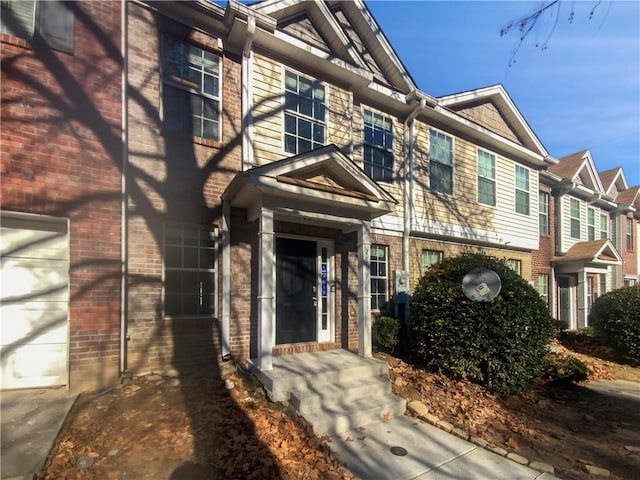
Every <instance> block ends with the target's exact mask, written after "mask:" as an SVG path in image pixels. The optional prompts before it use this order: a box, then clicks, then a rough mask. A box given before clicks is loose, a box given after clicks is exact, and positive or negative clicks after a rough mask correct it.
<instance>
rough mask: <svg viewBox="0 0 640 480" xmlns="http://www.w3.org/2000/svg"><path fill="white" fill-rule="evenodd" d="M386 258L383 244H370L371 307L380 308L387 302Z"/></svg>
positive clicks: (385, 248)
mask: <svg viewBox="0 0 640 480" xmlns="http://www.w3.org/2000/svg"><path fill="white" fill-rule="evenodd" d="M388 261H389V260H388V258H387V247H386V246H385V245H375V244H374V245H371V258H370V265H371V270H370V272H371V309H372V310H382V309H384V308H385V306H386V304H387V283H388V281H387V280H388V276H387V272H388V268H387V265H388Z"/></svg>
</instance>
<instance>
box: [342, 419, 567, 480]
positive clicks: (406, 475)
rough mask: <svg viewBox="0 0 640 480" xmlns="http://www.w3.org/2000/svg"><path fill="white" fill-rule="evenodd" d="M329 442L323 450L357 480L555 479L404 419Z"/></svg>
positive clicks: (393, 420)
mask: <svg viewBox="0 0 640 480" xmlns="http://www.w3.org/2000/svg"><path fill="white" fill-rule="evenodd" d="M330 440H331V442H330V443H329V448H331V450H332V451H333V452H334V453H335V454H336V456H337V457H338V458H339V459H340V460H341V461H342V462H343V463H345V466H346V467H347V468H348V469H349V470H350V471H351V472H352V473H353V474H354V475H355V476H356V477H357V478H360V479H363V480H374V479H375V480H409V479H411V480H435V479H442V480H444V479H447V480H452V479H474V480H485V479H486V480H501V479H504V480H534V479H537V480H551V479H555V478H557V477H555V476H553V475H550V474H548V473H542V472H538V471H536V470H533V469H532V468H529V467H526V466H523V465H520V464H518V463H516V462H514V461H512V460H509V459H507V458H505V457H501V456H500V455H496V454H494V453H491V452H489V451H488V450H485V449H483V448H480V447H478V446H477V445H475V444H473V443H471V442H468V441H466V440H463V439H461V438H458V437H456V436H454V435H451V434H449V433H446V432H445V431H443V430H440V429H439V428H436V427H434V426H432V425H428V424H426V423H424V422H422V421H420V420H418V419H414V418H409V417H404V416H402V417H393V418H391V419H389V421H388V422H378V423H374V424H371V425H368V426H365V427H362V428H360V429H357V430H352V431H349V432H346V433H342V434H340V435H334V436H332V437H330ZM394 452H395V454H394ZM398 454H400V455H398Z"/></svg>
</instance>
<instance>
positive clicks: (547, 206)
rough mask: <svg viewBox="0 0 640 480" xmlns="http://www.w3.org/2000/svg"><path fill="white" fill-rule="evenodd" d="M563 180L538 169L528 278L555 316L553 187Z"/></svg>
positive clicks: (554, 200)
mask: <svg viewBox="0 0 640 480" xmlns="http://www.w3.org/2000/svg"><path fill="white" fill-rule="evenodd" d="M561 181H562V179H561V178H560V177H557V176H556V175H553V174H552V173H549V172H548V171H547V170H543V171H541V172H540V183H539V191H538V219H539V222H538V249H537V250H535V251H534V252H533V253H532V255H531V259H532V260H531V262H532V267H531V270H532V271H531V280H532V284H533V286H534V287H535V288H536V289H537V290H538V293H539V294H540V296H541V297H542V298H543V299H544V301H545V302H546V303H547V305H548V306H549V311H550V312H551V314H552V315H553V316H554V317H555V316H556V303H557V302H556V301H557V297H556V279H555V276H554V271H553V266H552V260H553V257H554V255H555V252H556V236H555V231H556V214H555V212H556V207H555V204H556V197H555V195H554V194H553V188H554V187H555V186H557V185H559V184H560V182H561Z"/></svg>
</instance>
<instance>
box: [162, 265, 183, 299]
mask: <svg viewBox="0 0 640 480" xmlns="http://www.w3.org/2000/svg"><path fill="white" fill-rule="evenodd" d="M164 288H165V292H167V294H179V293H182V272H179V271H175V270H167V271H166V272H165V275H164Z"/></svg>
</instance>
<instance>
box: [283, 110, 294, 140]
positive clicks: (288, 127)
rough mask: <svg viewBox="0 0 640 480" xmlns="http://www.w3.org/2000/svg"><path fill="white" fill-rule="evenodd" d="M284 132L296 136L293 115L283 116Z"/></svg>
mask: <svg viewBox="0 0 640 480" xmlns="http://www.w3.org/2000/svg"><path fill="white" fill-rule="evenodd" d="M284 131H285V132H287V133H291V134H293V135H295V134H296V132H297V129H296V117H294V116H293V115H285V116H284Z"/></svg>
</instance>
